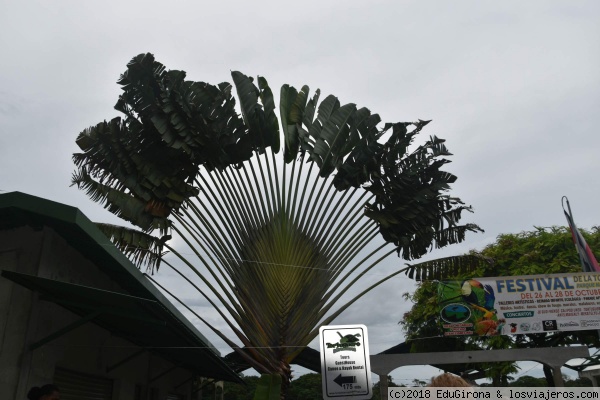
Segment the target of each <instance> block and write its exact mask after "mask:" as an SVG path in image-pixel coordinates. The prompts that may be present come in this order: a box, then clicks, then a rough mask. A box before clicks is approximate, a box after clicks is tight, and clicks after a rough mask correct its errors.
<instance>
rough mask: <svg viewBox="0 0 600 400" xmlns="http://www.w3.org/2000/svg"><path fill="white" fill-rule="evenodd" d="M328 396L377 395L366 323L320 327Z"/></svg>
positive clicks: (359, 397) (358, 397)
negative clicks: (373, 382)
mask: <svg viewBox="0 0 600 400" xmlns="http://www.w3.org/2000/svg"><path fill="white" fill-rule="evenodd" d="M319 344H320V348H321V377H322V381H323V398H324V399H326V400H327V399H353V400H363V399H364V400H368V399H370V398H371V397H372V395H373V385H372V381H371V365H370V358H369V338H368V334H367V327H366V326H364V325H330V326H322V327H321V328H320V329H319Z"/></svg>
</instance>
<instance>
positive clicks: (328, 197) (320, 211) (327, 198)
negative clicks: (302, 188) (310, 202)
mask: <svg viewBox="0 0 600 400" xmlns="http://www.w3.org/2000/svg"><path fill="white" fill-rule="evenodd" d="M333 188H334V187H333V184H332V183H331V182H330V183H329V186H328V187H327V190H326V191H325V194H324V195H322V196H321V193H319V197H318V198H320V199H321V201H320V202H319V205H318V206H317V207H316V208H315V211H316V213H315V216H314V218H313V217H312V214H311V216H310V217H309V219H308V221H309V222H310V225H309V226H308V227H307V228H306V232H307V233H308V235H309V236H315V232H316V225H317V223H318V222H320V221H323V219H325V215H326V213H327V210H329V207H330V206H331V203H332V202H333V201H334V200H335V198H336V197H337V194H338V192H337V191H336V190H334V191H333V193H332V194H331V190H332V189H333ZM316 203H317V202H316V201H315V206H316ZM325 204H327V205H326V206H325ZM324 206H325V207H324Z"/></svg>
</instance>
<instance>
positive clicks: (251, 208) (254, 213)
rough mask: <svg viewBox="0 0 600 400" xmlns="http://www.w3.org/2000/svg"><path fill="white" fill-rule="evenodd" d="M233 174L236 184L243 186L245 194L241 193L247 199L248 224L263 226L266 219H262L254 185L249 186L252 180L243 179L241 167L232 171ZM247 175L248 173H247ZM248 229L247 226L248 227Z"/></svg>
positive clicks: (239, 186) (255, 227) (255, 226)
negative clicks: (253, 188)
mask: <svg viewBox="0 0 600 400" xmlns="http://www.w3.org/2000/svg"><path fill="white" fill-rule="evenodd" d="M231 172H232V173H231V175H232V176H233V180H234V181H235V185H234V186H236V187H237V188H241V190H243V195H241V196H240V197H241V198H244V199H246V202H245V203H246V207H247V209H248V210H247V214H248V224H249V225H250V227H251V228H254V229H257V228H258V227H259V226H261V225H262V224H263V223H264V219H263V220H261V218H260V217H261V215H262V214H261V212H260V208H259V206H258V202H257V199H256V194H255V192H254V190H252V187H251V186H250V188H249V187H248V185H249V184H250V185H251V182H250V180H248V179H242V173H241V172H240V169H239V168H238V169H235V170H234V171H231ZM246 177H247V175H246ZM246 229H247V228H246Z"/></svg>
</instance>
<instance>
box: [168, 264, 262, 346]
mask: <svg viewBox="0 0 600 400" xmlns="http://www.w3.org/2000/svg"><path fill="white" fill-rule="evenodd" d="M163 262H164V263H165V264H166V265H167V266H169V267H170V268H171V269H172V270H173V271H175V272H176V273H177V274H178V275H179V276H181V277H182V278H183V279H184V280H185V281H187V282H188V283H189V284H190V285H192V287H193V288H194V289H196V290H197V291H198V292H199V293H200V294H201V295H202V297H204V298H205V299H206V301H208V302H209V303H210V305H211V306H212V307H213V308H214V309H215V310H216V311H217V313H219V315H220V316H221V318H223V321H225V323H226V324H227V326H229V328H230V329H231V330H232V331H233V332H234V333H235V335H236V336H237V337H238V338H239V339H240V340H241V341H242V343H243V344H244V346H250V342H249V341H248V338H246V336H245V335H244V333H243V332H242V331H240V330H239V329H238V327H237V326H236V325H235V324H234V323H233V322H231V318H233V319H234V321H236V323H237V320H238V319H239V318H240V316H239V315H237V314H235V315H231V316H230V317H231V318H230V317H228V316H227V315H225V313H224V312H223V311H221V307H218V306H217V305H216V304H215V302H214V301H213V300H212V299H211V298H210V297H209V296H208V295H207V294H206V293H204V291H203V290H202V289H201V288H200V287H198V285H196V284H195V283H194V282H192V280H191V279H190V278H188V277H187V276H186V275H185V274H184V273H183V272H181V271H180V270H179V268H175V266H173V264H171V263H169V262H168V261H163Z"/></svg>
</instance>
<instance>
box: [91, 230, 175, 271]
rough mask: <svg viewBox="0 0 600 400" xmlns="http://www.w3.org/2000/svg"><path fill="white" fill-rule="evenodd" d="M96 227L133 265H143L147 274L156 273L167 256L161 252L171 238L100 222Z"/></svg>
mask: <svg viewBox="0 0 600 400" xmlns="http://www.w3.org/2000/svg"><path fill="white" fill-rule="evenodd" d="M96 226H97V227H98V229H100V230H101V231H102V232H103V233H104V234H105V235H106V236H107V237H108V238H109V239H110V241H111V242H112V243H113V244H114V245H115V246H117V248H119V250H121V251H122V252H123V254H125V255H126V256H127V257H128V258H129V259H130V260H131V261H132V262H133V263H134V264H135V265H137V266H138V267H139V266H142V265H144V266H146V269H147V271H149V272H154V271H158V269H159V268H160V263H161V261H162V259H163V257H164V256H165V254H167V252H165V251H163V249H164V246H165V243H166V242H167V241H168V240H170V239H171V236H169V235H165V236H163V237H160V238H157V237H155V236H152V235H149V234H147V233H145V232H140V231H138V230H136V229H131V228H127V227H124V226H118V225H112V224H106V223H101V222H97V223H96Z"/></svg>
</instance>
